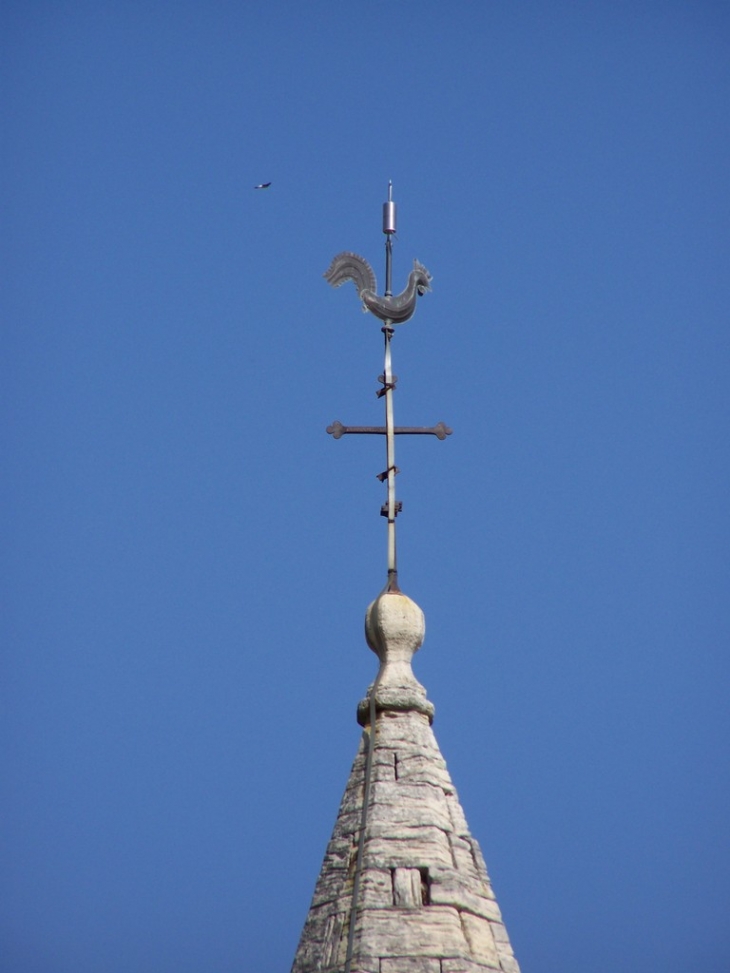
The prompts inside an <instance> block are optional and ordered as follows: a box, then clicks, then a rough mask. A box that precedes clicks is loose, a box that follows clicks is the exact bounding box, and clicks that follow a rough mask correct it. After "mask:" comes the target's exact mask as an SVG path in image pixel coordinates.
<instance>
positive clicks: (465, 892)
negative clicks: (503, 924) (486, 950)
mask: <svg viewBox="0 0 730 973" xmlns="http://www.w3.org/2000/svg"><path fill="white" fill-rule="evenodd" d="M481 891H482V888H480V887H479V886H474V885H472V886H467V885H465V884H464V883H463V882H460V881H459V880H458V877H457V876H455V875H454V873H453V872H452V873H450V874H449V875H448V877H446V876H445V875H444V873H439V872H434V873H433V874H432V875H431V901H432V902H433V904H434V905H453V906H454V907H455V908H457V909H458V910H459V911H460V912H461V911H466V912H472V913H473V914H474V915H477V916H481V917H482V919H489V920H493V921H496V922H499V921H500V920H501V918H502V915H501V913H500V911H499V906H498V905H497V903H496V901H495V900H494V899H493V898H489V897H487V896H486V895H482V894H479V893H480V892H481Z"/></svg>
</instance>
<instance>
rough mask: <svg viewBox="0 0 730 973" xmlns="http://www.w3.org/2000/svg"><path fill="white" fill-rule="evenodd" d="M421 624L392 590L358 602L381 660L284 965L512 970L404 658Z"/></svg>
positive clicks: (453, 972)
mask: <svg viewBox="0 0 730 973" xmlns="http://www.w3.org/2000/svg"><path fill="white" fill-rule="evenodd" d="M424 634H425V621H424V616H423V612H422V611H421V609H420V608H419V607H418V605H416V604H415V602H413V601H412V600H411V599H410V598H408V597H407V596H406V595H404V594H402V593H401V592H395V591H387V590H386V591H385V592H383V593H382V594H381V595H380V596H379V597H378V598H377V599H376V600H375V601H374V602H373V603H372V604H371V605H370V607H369V608H368V610H367V614H366V616H365V635H366V638H367V642H368V645H369V646H370V648H371V649H372V650H373V651H374V652H375V653H376V654H377V656H378V658H379V659H380V669H379V672H378V675H377V677H376V679H375V682H374V683H373V684H372V686H370V688H369V690H368V695H367V696H366V698H365V699H364V700H362V702H361V703H360V704H359V706H358V711H357V718H358V722H359V723H360V725H361V726H363V727H364V732H363V736H362V740H361V743H360V747H359V750H358V753H357V756H356V757H355V762H354V764H353V766H352V770H351V772H350V778H349V780H348V782H347V787H346V788H345V793H344V796H343V798H342V803H341V805H340V810H339V813H338V815H337V821H336V822H335V827H334V830H333V832H332V837H331V839H330V842H329V844H328V846H327V852H326V854H325V858H324V862H323V864H322V869H321V871H320V874H319V879H318V881H317V885H316V888H315V891H314V898H313V899H312V904H311V907H310V909H309V914H308V916H307V920H306V922H305V925H304V930H303V932H302V937H301V940H300V942H299V948H298V949H297V953H296V957H295V959H294V965H293V967H292V973H494V971H495V970H501V971H502V973H519V967H518V965H517V962H516V960H515V958H514V955H513V953H512V948H511V946H510V943H509V939H508V937H507V931H506V929H505V927H504V924H503V923H502V917H501V914H500V911H499V907H498V906H497V902H496V899H495V897H494V893H493V891H492V886H491V884H490V881H489V877H488V875H487V870H486V866H485V864H484V859H483V858H482V855H481V852H480V850H479V845H478V844H477V842H476V840H475V839H474V838H473V837H472V836H471V834H470V832H469V828H468V826H467V823H466V820H465V818H464V813H463V811H462V809H461V805H460V803H459V799H458V797H457V794H456V791H455V789H454V785H453V784H452V783H451V778H450V777H449V774H448V771H447V769H446V763H445V762H444V759H443V757H442V756H441V752H440V750H439V747H438V744H437V743H436V738H435V737H434V735H433V731H432V729H431V723H432V722H433V713H434V708H433V705H432V704H431V703H430V702H429V701H428V699H427V698H426V691H425V690H424V688H423V686H422V685H421V684H420V683H419V682H418V680H417V679H416V677H415V676H414V674H413V670H412V668H411V659H412V656H413V653H414V652H416V651H417V650H418V648H419V647H420V646H421V644H422V642H423V638H424ZM373 724H374V731H373Z"/></svg>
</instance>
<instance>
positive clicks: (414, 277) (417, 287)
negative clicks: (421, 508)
mask: <svg viewBox="0 0 730 973" xmlns="http://www.w3.org/2000/svg"><path fill="white" fill-rule="evenodd" d="M395 229H396V210H395V203H394V202H393V185H392V183H389V184H388V201H387V203H384V204H383V233H384V234H385V295H384V296H383V297H379V296H378V294H377V290H376V288H377V285H376V281H375V274H374V273H373V269H372V267H371V266H370V264H369V263H368V262H367V261H366V260H365V259H364V258H363V257H359V256H358V255H357V254H355V253H349V252H344V253H340V254H338V255H337V256H336V257H335V258H334V260H333V261H332V263H331V264H330V267H329V269H328V270H327V271H326V273H325V274H324V276H325V278H326V279H327V280H328V281H329V283H330V284H331V285H332V286H333V287H339V286H340V285H341V284H343V283H344V282H345V281H346V280H352V281H353V283H354V284H355V287H356V288H357V291H358V294H359V296H360V299H361V300H362V302H363V308H364V310H366V311H370V312H371V313H372V314H374V315H375V316H376V317H378V318H380V319H381V321H383V327H382V328H381V331H382V332H383V335H384V337H385V360H384V366H383V374H382V375H379V376H378V381H379V382H380V383H381V385H382V386H383V387H382V388H381V389H378V391H377V395H378V398H384V399H385V425H384V426H343V425H342V423H341V422H339V421H335V422H333V423H332V425H330V426H327V432H328V433H329V434H330V435H331V436H332V437H333V438H334V439H341V438H342V436H347V435H376V436H385V461H386V466H385V470H383V472H382V473H378V479H379V480H380V482H381V483H384V482H386V481H387V488H388V494H387V502H386V503H384V504H383V506H382V507H381V509H380V513H381V514H382V516H384V517H387V518H388V582H387V585H386V591H399V590H400V589H399V588H398V561H397V553H396V536H395V518H396V517H397V515H398V513H399V512H400V511H401V510H402V509H403V504H402V502H401V501H400V500H396V496H395V478H396V474H397V473H398V472H399V471H398V468H397V467H396V465H395V437H396V436H436V438H437V439H440V440H444V439H446V437H447V436H450V435H451V432H452V430H451V429H449V427H448V426H447V425H445V424H444V423H443V422H439V423H437V424H436V425H435V426H432V427H425V426H396V425H395V422H394V418H393V392H394V391H395V387H396V382H397V381H398V378H397V376H396V375H393V369H392V361H391V347H390V346H391V341H392V339H393V335H394V333H395V325H397V324H402V323H403V322H405V321H407V320H408V319H409V318H410V317H411V316H412V315H413V313H414V311H415V310H416V301H417V299H418V297H419V296H420V295H422V294H424V293H425V292H426V291H428V290H430V289H431V288H430V281H431V275H430V274H429V272H428V271H427V270H426V268H425V267H424V266H423V265H422V264H420V263H419V262H418V261H417V260H414V262H413V270H412V271H411V273H410V275H409V278H408V283H407V285H406V288H405V290H404V291H403V292H402V293H401V294H399V295H397V296H396V297H393V295H392V291H391V267H392V263H391V262H392V251H393V244H392V238H393V235H394V234H395Z"/></svg>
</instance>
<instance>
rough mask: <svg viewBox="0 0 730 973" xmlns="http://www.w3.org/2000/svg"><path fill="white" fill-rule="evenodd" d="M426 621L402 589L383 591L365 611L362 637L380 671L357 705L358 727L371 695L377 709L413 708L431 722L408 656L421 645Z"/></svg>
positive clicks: (367, 715)
mask: <svg viewBox="0 0 730 973" xmlns="http://www.w3.org/2000/svg"><path fill="white" fill-rule="evenodd" d="M425 634H426V620H425V617H424V614H423V612H422V611H421V609H420V608H419V606H418V605H417V604H416V603H415V601H412V600H411V599H410V598H409V597H408V596H407V595H404V594H403V593H402V592H399V591H398V592H396V591H385V592H383V593H382V594H381V595H379V596H378V597H377V598H376V599H375V601H374V602H372V604H371V605H369V606H368V610H367V612H366V613H365V638H366V639H367V643H368V645H369V646H370V648H371V649H372V650H373V652H374V653H375V654H376V655H377V657H378V658H379V659H380V671H379V673H378V677H377V679H376V680H375V682H374V683H373V684H372V686H370V688H369V689H368V695H367V696H366V697H365V699H363V700H361V702H360V703H359V705H358V707H357V720H358V723H359V724H360V725H361V726H367V724H368V723H369V722H370V696H371V694H372V693H373V692H375V708H376V711H377V712H383V711H386V710H393V711H399V712H406V711H408V710H415V711H417V712H419V713H423V714H424V715H425V716H427V717H428V721H429V723H432V722H433V714H434V707H433V703H430V702H429V701H428V699H427V698H426V690H425V689H424V688H423V686H422V685H421V684H420V682H419V681H418V680H417V679H416V677H415V676H414V675H413V669H412V668H411V659H412V658H413V654H414V652H417V651H418V649H419V648H420V647H421V645H422V644H423V639H424V637H425Z"/></svg>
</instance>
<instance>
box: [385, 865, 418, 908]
mask: <svg viewBox="0 0 730 973" xmlns="http://www.w3.org/2000/svg"><path fill="white" fill-rule="evenodd" d="M423 898H424V888H423V876H422V874H421V870H420V868H395V869H393V900H392V902H393V905H398V906H402V907H404V908H407V907H410V908H414V909H416V908H417V909H420V908H421V906H422V905H423Z"/></svg>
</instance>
